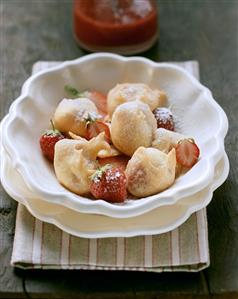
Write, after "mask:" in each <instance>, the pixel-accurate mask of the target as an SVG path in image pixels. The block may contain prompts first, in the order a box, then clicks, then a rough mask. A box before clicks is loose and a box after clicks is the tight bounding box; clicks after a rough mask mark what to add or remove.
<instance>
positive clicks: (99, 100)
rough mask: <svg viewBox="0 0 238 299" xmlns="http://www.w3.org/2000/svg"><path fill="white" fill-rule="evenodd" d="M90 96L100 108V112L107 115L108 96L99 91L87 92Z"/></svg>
mask: <svg viewBox="0 0 238 299" xmlns="http://www.w3.org/2000/svg"><path fill="white" fill-rule="evenodd" d="M87 95H88V98H89V99H90V100H92V101H93V102H94V104H95V105H96V107H97V108H98V112H99V113H100V114H101V115H102V116H105V115H106V114H107V97H106V96H105V95H104V94H103V93H101V92H98V91H89V92H87Z"/></svg>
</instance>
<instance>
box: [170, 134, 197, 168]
mask: <svg viewBox="0 0 238 299" xmlns="http://www.w3.org/2000/svg"><path fill="white" fill-rule="evenodd" d="M175 150H176V160H177V162H178V163H179V164H181V165H182V166H185V167H189V168H191V167H192V166H193V165H194V164H196V163H197V160H198V158H199V155H200V150H199V148H198V146H197V145H196V143H195V142H194V140H193V139H191V138H189V139H183V140H180V141H179V142H178V144H177V146H176V148H175Z"/></svg>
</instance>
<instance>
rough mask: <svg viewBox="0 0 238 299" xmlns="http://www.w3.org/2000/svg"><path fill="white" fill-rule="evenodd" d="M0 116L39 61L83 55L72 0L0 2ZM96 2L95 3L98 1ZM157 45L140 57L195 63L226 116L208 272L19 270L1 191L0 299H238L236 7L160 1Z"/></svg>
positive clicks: (10, 203) (11, 216)
mask: <svg viewBox="0 0 238 299" xmlns="http://www.w3.org/2000/svg"><path fill="white" fill-rule="evenodd" d="M0 1H1V2H0V34H1V35H0V73H1V82H0V84H1V85H0V105H1V106H0V116H1V118H2V117H3V116H4V115H5V114H6V113H7V111H8V109H9V106H10V104H11V102H12V101H13V100H14V99H15V98H16V97H17V96H18V95H19V94H20V89H21V86H22V84H23V82H24V81H25V80H26V79H27V78H28V77H29V76H30V74H31V67H32V64H33V63H34V62H36V61H37V60H68V59H74V58H77V57H79V56H81V55H84V54H85V52H83V51H82V50H81V49H79V48H78V47H77V46H76V44H75V42H74V40H73V37H72V30H71V9H72V8H71V7H72V6H71V4H72V3H71V1H66V0H31V1H30V0H28V1H23V0H0ZM98 1H99V0H98ZM158 3H159V8H160V41H159V43H158V44H156V45H155V46H154V47H153V49H151V50H150V51H148V52H147V53H144V56H146V57H149V58H151V59H154V60H156V61H183V60H190V59H195V60H198V61H199V63H200V71H201V81H202V83H203V84H205V85H206V86H208V87H209V88H210V89H211V90H212V91H213V94H214V97H215V99H216V100H217V102H218V103H219V104H220V105H221V106H222V107H223V108H224V110H225V111H226V113H227V116H228V118H229V124H230V127H229V133H228V135H227V137H226V142H225V144H226V150H227V153H228V156H229V159H230V164H231V169H230V174H229V177H228V179H227V181H226V182H225V183H224V184H223V186H221V187H220V188H219V189H218V190H217V191H215V193H214V196H213V200H212V202H211V203H210V205H209V207H208V222H209V245H210V254H211V266H210V267H209V268H208V269H207V270H205V271H202V272H200V273H167V274H153V273H135V272H119V271H118V272H108V271H105V272H100V271H23V270H17V269H13V268H12V267H11V266H10V265H9V263H10V256H11V251H12V242H13V237H14V222H15V212H16V202H15V201H14V200H12V199H11V198H10V197H9V196H8V195H7V194H6V193H5V191H4V190H3V188H1V189H0V297H1V298H5V297H9V298H10V297H11V298H16V297H19V298H31V297H32V298H211V297H212V298H213V297H215V298H238V183H237V175H238V171H237V169H238V167H237V161H238V134H237V132H238V125H237V117H238V84H237V82H238V1H236V0H234V1H232V0H224V1H223V0H193V1H189V0H181V1H180V0H164V1H158Z"/></svg>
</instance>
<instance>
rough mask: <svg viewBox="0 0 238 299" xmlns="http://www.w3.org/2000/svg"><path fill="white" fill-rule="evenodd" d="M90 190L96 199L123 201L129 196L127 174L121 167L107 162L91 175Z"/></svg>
mask: <svg viewBox="0 0 238 299" xmlns="http://www.w3.org/2000/svg"><path fill="white" fill-rule="evenodd" d="M91 179H92V182H91V185H90V192H91V193H92V195H93V196H94V197H95V198H96V199H104V200H106V201H108V202H113V203H115V202H123V201H125V199H126V197H127V190H126V185H127V184H126V175H125V173H124V171H123V170H122V169H121V168H120V167H112V166H111V165H109V164H107V165H105V166H103V167H102V168H100V169H98V170H97V171H96V172H95V173H94V174H93V176H92V177H91Z"/></svg>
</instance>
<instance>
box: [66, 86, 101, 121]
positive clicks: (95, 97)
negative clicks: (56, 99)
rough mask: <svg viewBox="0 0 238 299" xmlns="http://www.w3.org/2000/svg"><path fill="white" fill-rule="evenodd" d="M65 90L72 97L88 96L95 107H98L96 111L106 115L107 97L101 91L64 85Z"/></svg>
mask: <svg viewBox="0 0 238 299" xmlns="http://www.w3.org/2000/svg"><path fill="white" fill-rule="evenodd" d="M64 89H65V91H66V92H67V93H68V94H69V95H70V96H71V97H73V98H89V99H90V100H91V101H93V102H94V104H95V105H96V107H97V108H98V112H99V113H100V114H101V115H102V116H106V114H107V97H106V95H104V94H103V93H101V92H98V91H87V90H86V91H83V92H81V91H79V90H78V89H76V88H74V87H72V86H70V85H65V87H64Z"/></svg>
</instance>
